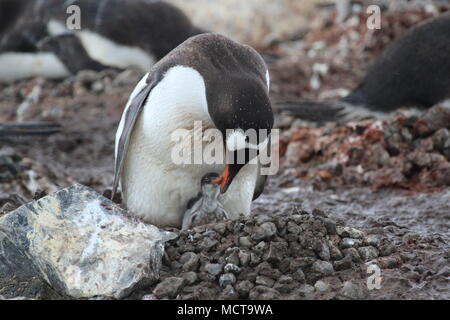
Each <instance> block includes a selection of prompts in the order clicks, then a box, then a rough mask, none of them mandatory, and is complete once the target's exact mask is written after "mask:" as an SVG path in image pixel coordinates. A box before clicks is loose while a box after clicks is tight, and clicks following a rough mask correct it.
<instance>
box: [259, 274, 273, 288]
mask: <svg viewBox="0 0 450 320" xmlns="http://www.w3.org/2000/svg"><path fill="white" fill-rule="evenodd" d="M255 283H256V284H257V285H262V286H266V287H272V286H273V284H274V283H275V280H273V279H270V278H269V277H266V276H257V277H256V281H255Z"/></svg>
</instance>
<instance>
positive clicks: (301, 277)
mask: <svg viewBox="0 0 450 320" xmlns="http://www.w3.org/2000/svg"><path fill="white" fill-rule="evenodd" d="M292 277H293V278H294V279H295V281H297V282H298V283H305V281H306V277H305V274H304V273H303V270H302V269H301V268H298V269H297V270H296V271H295V272H294V273H293V274H292Z"/></svg>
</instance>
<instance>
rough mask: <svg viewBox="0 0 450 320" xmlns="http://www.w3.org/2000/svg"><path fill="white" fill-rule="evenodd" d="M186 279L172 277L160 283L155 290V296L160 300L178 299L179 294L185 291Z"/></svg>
mask: <svg viewBox="0 0 450 320" xmlns="http://www.w3.org/2000/svg"><path fill="white" fill-rule="evenodd" d="M185 281H186V280H185V279H183V278H178V277H170V278H166V279H164V280H163V281H162V282H160V283H159V284H158V285H157V286H156V288H155V289H154V290H153V294H154V295H155V296H156V297H158V298H166V297H168V298H170V299H174V298H176V296H177V294H178V293H179V292H180V291H181V289H183V287H184V284H185Z"/></svg>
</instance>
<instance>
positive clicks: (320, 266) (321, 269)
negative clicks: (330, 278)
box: [312, 260, 334, 275]
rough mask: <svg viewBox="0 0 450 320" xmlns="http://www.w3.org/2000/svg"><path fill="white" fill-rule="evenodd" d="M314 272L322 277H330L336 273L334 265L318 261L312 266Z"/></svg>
mask: <svg viewBox="0 0 450 320" xmlns="http://www.w3.org/2000/svg"><path fill="white" fill-rule="evenodd" d="M312 270H313V271H315V272H317V273H320V274H322V275H330V274H332V273H333V272H334V268H333V265H332V264H331V263H329V262H328V261H322V260H317V261H316V262H314V263H313V265H312Z"/></svg>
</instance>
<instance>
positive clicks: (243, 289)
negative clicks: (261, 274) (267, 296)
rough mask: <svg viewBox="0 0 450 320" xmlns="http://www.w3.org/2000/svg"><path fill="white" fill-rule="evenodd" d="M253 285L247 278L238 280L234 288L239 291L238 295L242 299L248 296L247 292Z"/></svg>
mask: <svg viewBox="0 0 450 320" xmlns="http://www.w3.org/2000/svg"><path fill="white" fill-rule="evenodd" d="M253 287H254V285H253V283H251V282H250V281H249V280H244V281H240V282H239V283H238V284H237V285H236V290H237V292H238V293H239V296H240V297H241V298H243V299H246V298H248V294H249V293H250V290H252V288H253Z"/></svg>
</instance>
